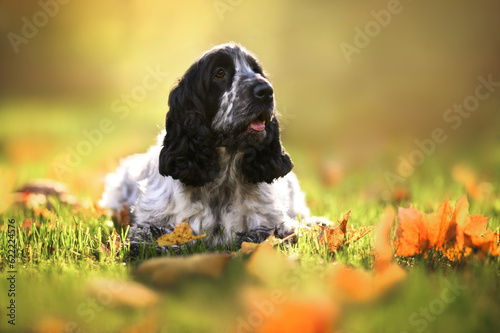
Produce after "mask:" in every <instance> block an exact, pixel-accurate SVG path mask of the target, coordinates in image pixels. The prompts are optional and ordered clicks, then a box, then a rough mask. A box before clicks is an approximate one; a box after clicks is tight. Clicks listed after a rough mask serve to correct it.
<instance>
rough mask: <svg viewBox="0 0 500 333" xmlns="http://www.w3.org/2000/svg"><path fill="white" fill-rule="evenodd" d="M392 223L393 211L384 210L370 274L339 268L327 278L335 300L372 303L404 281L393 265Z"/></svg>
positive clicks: (404, 274) (395, 265)
mask: <svg viewBox="0 0 500 333" xmlns="http://www.w3.org/2000/svg"><path fill="white" fill-rule="evenodd" d="M394 220H395V212H394V210H393V209H392V208H387V209H386V211H385V212H384V214H383V216H382V218H381V220H380V222H379V223H378V224H377V239H376V242H375V253H376V256H375V265H374V270H373V271H372V272H367V271H363V270H358V269H354V268H348V267H346V266H343V265H340V266H339V267H338V268H336V269H335V270H334V272H333V273H332V274H330V275H329V277H328V281H329V284H330V286H332V288H333V289H334V294H336V295H337V297H338V298H340V299H342V300H344V301H346V302H369V301H373V300H375V299H377V298H379V297H381V296H382V295H384V294H385V293H386V292H387V291H389V290H390V289H391V288H393V287H394V286H395V285H397V284H398V283H399V282H400V281H401V280H403V279H404V278H405V276H406V272H405V271H404V270H403V269H402V268H401V267H400V266H399V265H397V264H395V263H394V262H393V261H392V259H393V257H394V252H393V250H392V247H391V244H390V242H389V236H390V232H391V229H392V226H393V224H394Z"/></svg>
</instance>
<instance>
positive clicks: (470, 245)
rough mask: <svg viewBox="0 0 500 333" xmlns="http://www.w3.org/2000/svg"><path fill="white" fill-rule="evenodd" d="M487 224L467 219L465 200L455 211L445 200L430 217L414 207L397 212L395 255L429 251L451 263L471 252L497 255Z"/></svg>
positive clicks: (477, 217) (484, 219) (478, 220)
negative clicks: (436, 253)
mask: <svg viewBox="0 0 500 333" xmlns="http://www.w3.org/2000/svg"><path fill="white" fill-rule="evenodd" d="M450 215H451V216H450ZM487 220H488V218H486V217H482V216H480V215H476V216H470V215H469V203H468V201H467V197H466V196H463V197H462V198H460V200H458V202H457V204H456V205H455V207H454V208H452V207H451V203H450V202H449V200H448V201H445V202H444V203H442V204H440V205H439V207H438V209H437V210H436V211H435V212H434V213H431V214H424V213H422V212H420V211H419V210H417V209H415V208H414V207H410V208H408V209H405V208H399V225H398V228H397V230H396V235H395V238H394V246H395V248H396V255H397V256H403V257H409V256H414V255H416V254H424V255H427V253H428V251H429V250H431V249H434V250H436V251H442V253H443V254H444V255H445V256H446V257H447V258H448V259H449V260H452V261H453V260H461V259H462V258H463V257H466V256H468V255H470V254H471V253H473V252H474V251H478V252H480V253H482V254H483V255H486V254H488V253H489V254H490V255H494V256H495V255H498V254H497V246H498V243H497V240H496V239H495V237H493V232H492V231H491V230H489V229H488V228H487Z"/></svg>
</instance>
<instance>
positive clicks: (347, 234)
mask: <svg viewBox="0 0 500 333" xmlns="http://www.w3.org/2000/svg"><path fill="white" fill-rule="evenodd" d="M350 215H351V211H349V212H347V213H346V214H344V217H343V218H342V220H341V221H339V226H338V227H337V228H330V227H325V228H323V230H322V231H321V233H320V234H319V236H318V238H319V241H320V243H321V244H324V243H328V248H329V249H330V251H332V252H333V251H335V250H338V249H339V248H340V247H341V246H342V245H348V244H350V243H352V242H355V241H357V240H358V239H360V238H361V237H363V236H364V235H366V234H368V233H369V232H370V231H371V230H372V227H371V226H362V227H359V228H356V229H352V230H347V221H348V220H349V216H350Z"/></svg>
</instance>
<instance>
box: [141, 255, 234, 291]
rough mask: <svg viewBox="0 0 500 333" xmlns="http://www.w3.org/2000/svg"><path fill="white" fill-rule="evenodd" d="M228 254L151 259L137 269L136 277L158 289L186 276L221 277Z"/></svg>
mask: <svg viewBox="0 0 500 333" xmlns="http://www.w3.org/2000/svg"><path fill="white" fill-rule="evenodd" d="M229 257H230V256H229V255H228V254H222V253H200V254H193V255H191V256H187V257H184V256H179V257H161V258H152V259H149V260H147V261H145V262H143V263H142V264H140V265H139V267H137V269H136V271H135V275H136V276H138V277H139V278H142V279H144V280H147V281H149V282H151V283H152V284H154V285H155V286H158V287H166V286H168V285H171V284H173V283H174V282H176V281H177V280H178V279H179V278H181V277H182V276H185V275H191V274H193V275H201V276H206V277H210V278H217V277H219V276H220V275H221V274H222V272H223V270H224V268H225V267H226V265H227V263H228V261H229Z"/></svg>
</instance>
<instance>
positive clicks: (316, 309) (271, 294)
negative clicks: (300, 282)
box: [235, 287, 339, 333]
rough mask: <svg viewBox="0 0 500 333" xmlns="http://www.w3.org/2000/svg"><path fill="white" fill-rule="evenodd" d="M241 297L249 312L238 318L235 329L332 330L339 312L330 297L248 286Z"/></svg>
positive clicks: (305, 332) (262, 332)
mask: <svg viewBox="0 0 500 333" xmlns="http://www.w3.org/2000/svg"><path fill="white" fill-rule="evenodd" d="M241 298H242V303H243V305H244V307H245V308H246V310H247V313H248V315H247V316H240V317H238V320H237V323H236V327H235V332H255V333H274V332H283V333H295V332H301V333H332V332H333V330H332V328H333V326H334V324H335V322H336V320H337V318H338V314H339V311H338V308H337V307H336V306H335V305H334V304H333V302H332V300H331V299H329V298H328V297H323V296H297V295H294V294H290V293H288V292H285V291H282V290H279V289H272V290H266V289H262V288H250V287H247V288H245V289H243V290H242V292H241ZM255 318H258V319H259V321H258V322H257V321H256V320H255Z"/></svg>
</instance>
